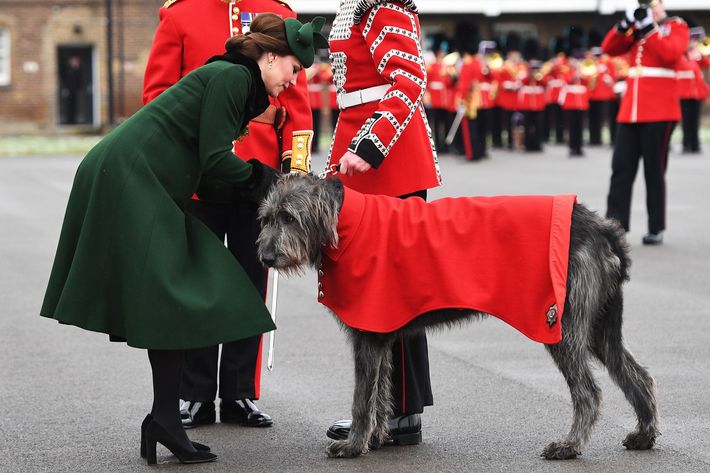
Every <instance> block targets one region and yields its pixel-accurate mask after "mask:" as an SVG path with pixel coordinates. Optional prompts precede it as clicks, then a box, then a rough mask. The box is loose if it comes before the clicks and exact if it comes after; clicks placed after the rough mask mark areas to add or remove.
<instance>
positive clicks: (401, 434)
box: [326, 414, 422, 445]
mask: <svg viewBox="0 0 710 473" xmlns="http://www.w3.org/2000/svg"><path fill="white" fill-rule="evenodd" d="M351 425H352V421H351V420H339V421H338V422H336V423H335V424H333V425H331V426H330V428H329V429H328V432H326V436H327V437H328V438H331V439H333V440H345V439H347V438H348V435H349V434H350V426H351ZM389 429H390V433H389V437H388V438H387V439H386V440H385V445H388V444H389V445H392V444H394V445H419V444H420V443H422V419H421V416H420V415H419V414H410V415H407V416H399V417H394V418H392V419H390V420H389Z"/></svg>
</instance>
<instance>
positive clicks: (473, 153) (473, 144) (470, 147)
mask: <svg viewBox="0 0 710 473" xmlns="http://www.w3.org/2000/svg"><path fill="white" fill-rule="evenodd" d="M479 118H480V117H476V118H464V119H463V120H462V121H461V129H462V130H463V133H464V150H465V152H466V159H468V160H469V161H478V160H480V159H483V157H484V156H485V153H486V145H485V136H483V135H482V134H481V126H480V121H479Z"/></svg>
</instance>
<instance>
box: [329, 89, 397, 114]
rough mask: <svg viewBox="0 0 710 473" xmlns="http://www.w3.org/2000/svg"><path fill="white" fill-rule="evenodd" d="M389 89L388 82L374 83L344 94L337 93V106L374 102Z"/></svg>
mask: <svg viewBox="0 0 710 473" xmlns="http://www.w3.org/2000/svg"><path fill="white" fill-rule="evenodd" d="M389 89H390V85H389V84H383V85H376V86H375V87H368V88H367V89H360V90H356V91H355V92H348V93H345V94H338V107H339V108H340V110H345V109H346V108H350V107H355V106H356V105H361V104H363V103H369V102H375V101H377V100H381V99H382V97H384V96H385V94H386V93H387V91H388V90H389Z"/></svg>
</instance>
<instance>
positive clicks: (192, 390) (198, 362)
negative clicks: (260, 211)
mask: <svg viewBox="0 0 710 473" xmlns="http://www.w3.org/2000/svg"><path fill="white" fill-rule="evenodd" d="M189 210H190V213H192V215H194V216H195V217H197V218H198V219H200V220H201V221H202V222H203V223H205V225H207V226H208V227H209V228H210V230H212V231H213V232H214V233H215V235H217V238H219V239H220V240H224V238H225V237H226V238H227V246H228V248H229V251H230V252H231V253H232V254H233V255H234V257H235V258H236V259H237V261H239V264H240V265H241V266H242V268H244V271H245V272H246V273H247V275H248V276H249V279H251V282H252V284H254V287H256V289H257V290H258V291H259V294H261V296H262V297H263V298H266V279H267V275H268V271H267V270H266V269H265V268H264V267H263V266H262V265H261V263H260V262H259V260H258V258H257V256H256V239H257V237H258V236H259V230H260V227H259V223H258V222H257V220H256V207H254V206H253V205H250V204H238V205H230V204H214V203H208V202H203V201H192V202H191V204H190V209H189ZM261 338H262V337H261V335H257V336H256V337H250V338H246V339H242V340H236V341H234V342H229V343H223V344H222V357H221V360H220V363H219V374H218V369H217V360H218V357H219V346H212V347H206V348H199V349H195V350H187V351H186V355H185V358H186V363H185V369H184V370H183V375H182V383H181V386H180V398H181V399H187V400H191V401H202V402H207V401H212V400H214V399H215V397H216V395H217V379H218V378H219V397H220V398H222V399H243V398H249V399H258V398H259V395H260V385H259V384H260V377H261V363H260V361H261Z"/></svg>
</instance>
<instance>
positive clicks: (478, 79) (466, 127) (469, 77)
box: [457, 53, 486, 161]
mask: <svg viewBox="0 0 710 473" xmlns="http://www.w3.org/2000/svg"><path fill="white" fill-rule="evenodd" d="M482 82H483V72H482V68H481V63H480V62H479V61H478V58H476V57H475V56H473V55H472V54H469V53H465V54H464V58H463V64H462V65H461V70H460V71H459V80H458V90H457V97H458V102H459V106H460V107H463V111H464V118H463V120H462V121H461V130H462V134H463V143H464V152H465V154H466V159H468V160H469V161H478V160H480V159H483V158H484V157H485V156H486V142H485V140H486V135H485V133H482V129H481V126H480V123H479V109H480V106H481V102H482V98H481V95H482V90H481V84H482Z"/></svg>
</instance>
